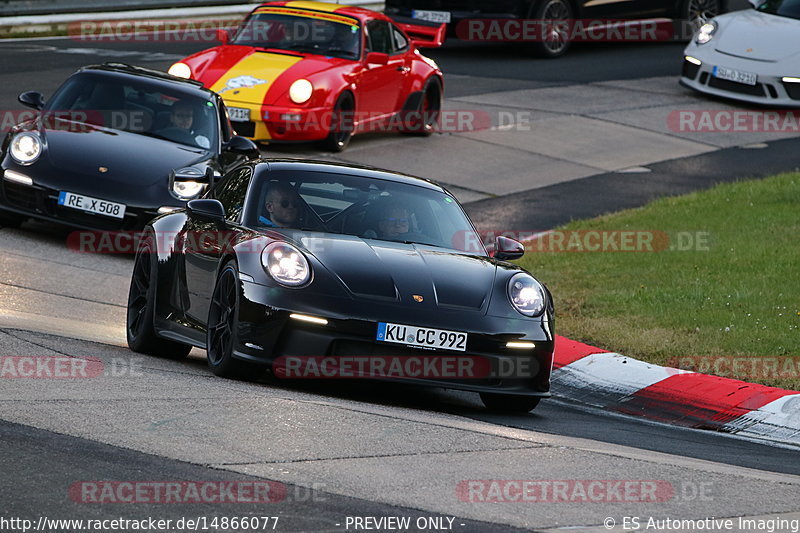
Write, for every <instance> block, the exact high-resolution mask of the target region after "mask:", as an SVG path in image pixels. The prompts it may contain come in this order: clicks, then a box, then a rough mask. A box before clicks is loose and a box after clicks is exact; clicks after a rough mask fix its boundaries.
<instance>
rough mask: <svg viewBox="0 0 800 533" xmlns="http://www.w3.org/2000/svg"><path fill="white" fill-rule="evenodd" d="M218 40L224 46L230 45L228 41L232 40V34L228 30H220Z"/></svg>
mask: <svg viewBox="0 0 800 533" xmlns="http://www.w3.org/2000/svg"><path fill="white" fill-rule="evenodd" d="M216 37H217V40H218V41H219V42H221V43H222V44H228V41H230V39H231V34H230V33H228V30H226V29H225V28H220V29H218V30H217V35H216Z"/></svg>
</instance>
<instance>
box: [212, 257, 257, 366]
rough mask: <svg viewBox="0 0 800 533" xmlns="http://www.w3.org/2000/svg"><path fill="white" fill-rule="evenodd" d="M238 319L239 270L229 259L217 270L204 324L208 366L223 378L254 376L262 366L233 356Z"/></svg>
mask: <svg viewBox="0 0 800 533" xmlns="http://www.w3.org/2000/svg"><path fill="white" fill-rule="evenodd" d="M238 319H239V270H238V269H237V267H236V263H235V262H233V261H228V262H227V263H226V264H225V266H223V267H222V270H220V273H219V276H217V282H216V284H215V285H214V293H213V296H212V297H211V305H210V306H209V309H208V322H207V324H208V325H207V327H206V353H207V358H208V368H209V369H211V371H212V372H213V373H214V374H216V375H217V376H221V377H224V378H232V379H256V378H258V377H259V376H260V375H261V374H262V373H263V371H264V368H263V367H262V366H260V365H256V364H254V363H248V362H246V361H240V360H238V359H234V357H233V349H234V346H236V342H237V331H238Z"/></svg>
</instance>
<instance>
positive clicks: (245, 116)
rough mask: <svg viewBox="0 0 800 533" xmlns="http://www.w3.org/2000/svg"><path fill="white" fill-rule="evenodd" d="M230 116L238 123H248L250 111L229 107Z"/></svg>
mask: <svg viewBox="0 0 800 533" xmlns="http://www.w3.org/2000/svg"><path fill="white" fill-rule="evenodd" d="M228 116H229V117H231V120H235V121H236V122H247V121H248V120H250V110H249V109H246V108H244V107H229V108H228Z"/></svg>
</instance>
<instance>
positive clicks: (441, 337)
mask: <svg viewBox="0 0 800 533" xmlns="http://www.w3.org/2000/svg"><path fill="white" fill-rule="evenodd" d="M375 339H376V340H378V341H381V342H393V343H396V344H406V345H411V346H421V347H423V348H435V349H439V350H455V351H457V352H463V351H465V350H466V349H467V334H466V333H462V332H460V331H448V330H446V329H433V328H420V327H417V326H405V325H403V324H389V323H386V322H380V323H378V334H377V335H376V337H375Z"/></svg>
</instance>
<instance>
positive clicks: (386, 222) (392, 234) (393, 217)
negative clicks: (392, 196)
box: [378, 204, 411, 239]
mask: <svg viewBox="0 0 800 533" xmlns="http://www.w3.org/2000/svg"><path fill="white" fill-rule="evenodd" d="M410 225H411V215H410V213H409V212H408V209H407V208H405V207H403V206H402V205H400V204H394V205H391V206H389V208H388V209H387V210H386V211H385V212H384V216H383V217H382V218H381V219H380V221H378V230H379V231H380V236H381V238H384V239H397V238H398V237H402V236H403V235H406V234H408V232H409V229H410Z"/></svg>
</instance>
